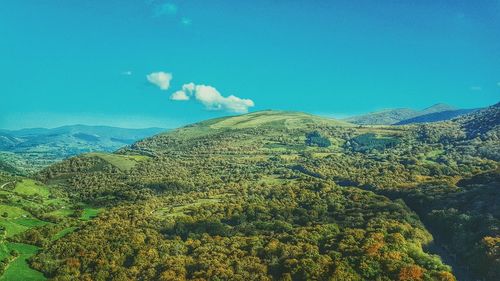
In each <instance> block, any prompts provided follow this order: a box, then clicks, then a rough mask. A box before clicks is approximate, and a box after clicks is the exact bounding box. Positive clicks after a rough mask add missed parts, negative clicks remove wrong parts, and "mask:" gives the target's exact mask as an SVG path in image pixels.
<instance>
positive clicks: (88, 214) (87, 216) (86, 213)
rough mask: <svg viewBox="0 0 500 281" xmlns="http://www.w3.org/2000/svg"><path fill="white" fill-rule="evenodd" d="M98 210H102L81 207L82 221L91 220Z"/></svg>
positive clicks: (99, 209)
mask: <svg viewBox="0 0 500 281" xmlns="http://www.w3.org/2000/svg"><path fill="white" fill-rule="evenodd" d="M100 211H102V209H101V208H92V207H86V208H84V209H83V213H82V216H81V217H80V219H81V220H84V221H88V220H91V219H92V218H94V217H96V216H97V215H98V214H99V212H100Z"/></svg>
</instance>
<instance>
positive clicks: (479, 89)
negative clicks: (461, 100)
mask: <svg viewBox="0 0 500 281" xmlns="http://www.w3.org/2000/svg"><path fill="white" fill-rule="evenodd" d="M482 89H483V88H482V87H480V86H472V87H470V90H471V91H481V90H482Z"/></svg>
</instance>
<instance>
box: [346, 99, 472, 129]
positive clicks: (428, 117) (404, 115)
mask: <svg viewBox="0 0 500 281" xmlns="http://www.w3.org/2000/svg"><path fill="white" fill-rule="evenodd" d="M471 111H473V110H469V109H457V108H455V107H453V106H450V105H447V104H443V103H438V104H435V105H433V106H430V107H428V108H425V109H423V110H420V111H418V110H413V109H409V108H398V109H390V110H384V111H380V112H373V113H369V114H366V115H361V116H354V117H349V118H346V119H344V120H345V121H347V122H351V123H354V124H359V125H406V124H412V123H427V122H437V121H444V120H450V119H452V118H454V117H457V116H460V115H462V114H466V113H469V112H471Z"/></svg>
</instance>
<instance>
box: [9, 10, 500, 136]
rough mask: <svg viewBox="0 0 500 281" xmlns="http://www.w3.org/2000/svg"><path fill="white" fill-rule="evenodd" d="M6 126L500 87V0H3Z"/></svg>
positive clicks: (445, 95) (416, 97)
mask: <svg viewBox="0 0 500 281" xmlns="http://www.w3.org/2000/svg"><path fill="white" fill-rule="evenodd" d="M0 6H1V8H0V94H1V99H0V128H7V129H17V128H24V127H56V126H60V125H68V124H77V123H78V124H94V125H96V124H99V125H112V126H121V127H134V128H137V127H151V126H155V127H163V128H173V127H177V126H180V125H184V124H187V123H192V122H196V121H200V120H204V119H208V118H214V117H219V116H225V115H231V114H241V113H245V112H253V111H257V110H264V109H276V110H295V111H305V112H310V113H313V114H320V115H326V116H334V117H339V118H340V117H344V116H350V115H354V114H360V113H365V112H371V111H376V110H380V109H387V108H399V107H410V108H414V109H422V108H425V107H428V106H431V105H432V104H435V103H447V104H451V105H453V106H457V107H460V108H476V107H483V106H487V105H491V104H494V103H496V102H498V101H499V100H500V0H324V1H320V0H308V1H306V0H301V1H298V0H267V1H263V0H253V1H234V0H227V1H222V0H214V1H209V0H172V1H170V0H135V1H133V0H127V1H124V0H106V1H102V0H3V1H2V3H1V4H0Z"/></svg>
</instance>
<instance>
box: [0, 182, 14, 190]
mask: <svg viewBox="0 0 500 281" xmlns="http://www.w3.org/2000/svg"><path fill="white" fill-rule="evenodd" d="M11 183H14V182H13V181H9V182H6V183H4V184H2V186H0V189H3V188H4V187H6V186H7V185H8V184H11Z"/></svg>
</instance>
